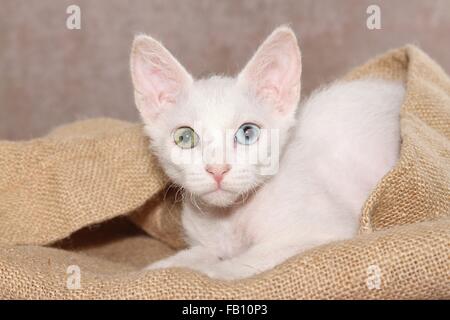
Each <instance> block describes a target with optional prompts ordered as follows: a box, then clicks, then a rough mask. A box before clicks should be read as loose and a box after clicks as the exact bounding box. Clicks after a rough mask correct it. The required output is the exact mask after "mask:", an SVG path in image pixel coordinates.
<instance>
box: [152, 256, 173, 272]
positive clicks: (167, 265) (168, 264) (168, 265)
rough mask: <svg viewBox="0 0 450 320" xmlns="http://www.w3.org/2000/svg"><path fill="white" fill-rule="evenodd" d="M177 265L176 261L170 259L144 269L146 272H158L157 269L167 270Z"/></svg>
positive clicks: (154, 263)
mask: <svg viewBox="0 0 450 320" xmlns="http://www.w3.org/2000/svg"><path fill="white" fill-rule="evenodd" d="M176 266H177V265H176V263H174V261H173V260H172V259H170V258H168V259H163V260H159V261H156V262H153V263H151V264H149V265H148V266H146V267H145V268H144V270H156V269H165V268H171V267H176Z"/></svg>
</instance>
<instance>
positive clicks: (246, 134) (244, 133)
mask: <svg viewBox="0 0 450 320" xmlns="http://www.w3.org/2000/svg"><path fill="white" fill-rule="evenodd" d="M259 132H260V129H259V127H258V126H257V125H256V124H253V123H244V124H243V125H242V126H240V127H239V129H238V131H237V132H236V134H235V139H236V141H237V142H238V143H240V144H247V145H248V144H253V143H255V142H256V141H258V138H259Z"/></svg>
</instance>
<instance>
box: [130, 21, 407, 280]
mask: <svg viewBox="0 0 450 320" xmlns="http://www.w3.org/2000/svg"><path fill="white" fill-rule="evenodd" d="M274 39H275V40H274ZM141 41H142V39H141ZM148 41H155V40H153V39H151V38H148ZM152 43H153V45H155V43H154V42H152ZM157 47H158V46H157ZM265 48H269V49H265ZM277 48H278V49H277ZM295 48H297V43H296V40H295V37H294V36H293V33H292V31H290V30H289V29H287V28H285V27H282V28H279V29H277V30H275V31H274V33H273V34H272V35H271V36H270V37H269V38H268V40H266V42H265V43H264V44H263V45H262V46H261V47H260V49H259V50H258V51H257V53H256V54H255V56H254V57H253V58H252V60H251V61H250V62H249V64H248V65H247V67H246V68H245V69H244V70H243V71H242V72H241V74H240V75H239V76H238V77H236V78H226V77H217V76H215V77H211V78H209V79H204V80H198V81H194V80H192V81H191V82H190V81H187V82H186V79H190V76H188V75H183V72H185V71H184V69H181V68H182V67H181V66H180V68H178V70H177V71H176V72H178V73H177V74H178V77H179V78H181V79H183V81H180V82H179V88H176V90H173V91H172V92H177V93H182V94H178V96H177V97H176V99H175V100H171V101H170V103H168V104H160V103H159V102H158V103H157V104H158V105H157V106H155V103H154V102H153V103H147V104H146V103H145V102H143V101H144V100H145V98H144V100H142V99H137V100H136V102H137V104H138V108H139V110H140V111H141V114H142V116H143V120H144V122H145V124H146V126H145V129H146V132H147V134H148V135H149V136H150V138H151V144H152V150H153V151H154V152H155V153H156V155H157V156H158V158H159V160H160V162H161V165H162V167H163V168H164V169H165V171H166V173H167V174H168V175H169V177H170V178H171V179H172V180H173V181H174V182H175V183H176V184H178V185H180V186H181V187H183V189H184V192H185V193H184V203H183V213H182V222H183V226H184V229H185V232H186V239H187V241H188V243H189V245H190V247H189V249H186V250H183V251H181V252H179V253H177V254H175V255H174V256H172V257H169V258H167V259H165V260H161V261H158V262H156V263H154V264H152V265H150V266H149V267H148V268H149V269H155V268H166V267H187V268H191V269H194V270H199V271H201V272H204V273H206V274H207V275H209V276H211V277H215V278H222V279H237V278H242V277H248V276H251V275H253V274H255V273H258V272H261V271H264V270H267V269H270V268H272V267H274V266H276V265H277V264H279V263H281V262H283V261H284V260H286V259H287V258H289V257H291V256H293V255H295V254H298V253H299V252H302V251H304V250H306V249H309V248H311V247H314V246H317V245H321V244H324V243H327V242H331V241H336V240H341V239H347V238H351V237H353V236H354V235H355V234H356V232H357V228H358V224H359V218H360V211H361V208H362V206H363V204H364V201H365V200H366V199H367V197H368V195H369V194H370V192H371V191H372V190H373V188H374V187H375V185H376V184H377V182H378V181H379V180H380V179H381V178H382V177H383V176H384V175H385V174H386V173H387V172H388V171H389V170H390V169H391V168H392V167H393V166H394V164H395V162H396V160H397V158H398V153H399V147H400V132H399V110H400V105H401V103H402V100H403V95H404V88H403V86H402V85H401V84H400V83H394V82H388V81H384V80H379V79H367V80H358V81H352V82H336V83H334V84H332V85H330V86H329V87H326V88H323V89H321V90H320V91H317V92H316V93H314V94H313V95H312V96H311V97H310V98H309V99H308V100H307V101H306V102H304V103H303V104H301V105H300V107H299V108H298V109H299V110H298V112H297V115H296V116H295V109H296V108H295V106H294V107H292V106H293V105H297V104H298V98H299V93H300V72H301V62H300V52H299V51H297V50H298V49H295ZM158 50H159V51H158V52H162V51H161V50H160V49H158ZM268 50H270V51H268ZM277 50H280V51H279V52H278V51H277ZM286 50H287V52H286ZM136 52H138V53H137V55H139V54H140V53H139V48H136V44H135V48H134V50H133V55H136ZM283 52H286V55H283V54H282V53H283ZM163 54H168V52H163ZM133 55H132V68H133V69H132V72H133V73H135V72H137V71H136V68H137V69H140V68H144V67H145V66H143V65H139V64H136V63H135V62H136V57H133ZM280 57H281V58H280ZM286 57H287V58H286ZM163 58H164V59H162V60H164V61H168V60H170V59H165V57H163ZM267 59H269V60H270V59H273V60H272V61H267ZM280 59H287V61H286V60H280ZM174 61H176V60H174ZM255 61H256V62H255ZM258 61H262V62H261V64H260V65H258ZM267 65H270V66H271V67H270V68H266V67H265V66H267ZM259 66H262V67H261V68H260V67H259ZM286 66H289V70H293V72H286V70H285V69H283V68H286ZM176 67H178V65H172V66H171V67H170V68H175V69H176ZM280 68H281V69H280ZM255 69H256V70H257V71H253V70H255ZM280 70H281V71H282V72H280ZM180 73H181V74H182V76H179V75H180ZM142 75H144V76H142ZM158 76H159V77H160V76H161V74H158ZM149 77H150V78H151V77H152V76H151V74H149ZM137 78H138V77H133V81H134V82H135V87H136V88H142V87H145V85H142V84H139V83H136V81H143V80H142V78H145V72H141V73H140V76H139V78H140V79H137ZM158 80H159V81H160V80H161V81H164V79H161V78H159V79H158ZM152 81H154V79H153V80H152ZM171 81H173V78H171ZM264 81H266V82H264ZM267 81H268V82H269V83H267ZM258 83H259V84H260V83H263V84H262V85H256V84H258ZM160 87H162V88H164V85H161V86H160ZM166 87H167V86H166ZM147 88H148V86H147ZM170 88H171V89H173V82H171V86H170ZM150 90H153V89H150ZM140 94H142V95H143V96H144V97H145V92H141V93H140ZM152 96H153V97H155V96H156V97H157V96H160V95H159V94H155V93H152ZM162 96H164V94H163V95H162ZM293 102H295V103H294V104H293ZM147 109H149V110H154V109H157V110H158V112H157V113H152V112H150V111H149V112H147V111H146V110H147ZM246 122H252V123H257V124H259V125H260V127H261V128H271V129H279V130H280V147H281V159H280V166H279V170H278V172H277V173H276V174H275V175H274V176H263V175H261V174H260V173H259V171H258V170H259V169H260V166H261V165H262V164H259V163H257V164H238V165H232V168H231V170H230V171H229V172H228V173H226V175H225V176H224V179H223V185H222V188H223V189H225V190H226V191H223V190H216V189H217V185H216V182H215V181H214V179H213V178H212V177H211V175H210V174H208V172H206V170H205V164H208V163H211V161H213V163H216V162H218V161H221V160H223V159H218V158H217V157H215V155H216V154H217V153H219V152H218V150H219V149H220V148H223V140H224V139H225V140H226V139H229V137H227V136H226V135H225V134H224V132H225V130H226V129H233V130H234V131H236V130H237V128H239V126H240V125H241V124H243V123H246ZM198 123H201V128H198ZM186 125H187V126H190V127H192V128H194V129H195V130H196V132H198V133H199V136H200V140H201V141H200V143H199V145H198V146H197V147H195V148H193V149H186V150H182V151H181V153H180V154H179V156H178V159H179V158H180V157H181V158H183V157H186V158H188V157H191V158H193V159H195V160H198V161H197V162H195V163H192V162H191V163H188V164H179V163H175V162H174V161H173V160H174V159H173V153H172V152H173V151H174V150H178V151H180V150H181V149H180V150H179V148H178V147H177V146H175V145H174V143H173V138H172V132H173V130H174V129H176V128H178V127H180V126H186ZM259 147H262V148H265V147H264V146H259ZM270 147H271V145H270V144H269V145H268V146H267V147H266V148H267V149H270ZM255 148H256V146H249V148H248V149H247V151H249V152H250V153H251V152H256V151H255ZM225 149H226V150H225V151H226V152H230V153H232V154H233V155H234V156H236V157H238V158H239V157H240V156H241V153H243V152H244V150H243V149H242V146H239V145H238V146H236V145H234V146H233V144H231V145H230V146H229V147H228V148H225ZM201 150H203V152H204V150H207V151H206V154H205V155H204V156H206V158H205V157H203V158H202V157H201ZM211 159H212V160H211Z"/></svg>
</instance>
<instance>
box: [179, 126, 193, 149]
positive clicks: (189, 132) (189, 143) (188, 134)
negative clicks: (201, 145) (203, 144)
mask: <svg viewBox="0 0 450 320" xmlns="http://www.w3.org/2000/svg"><path fill="white" fill-rule="evenodd" d="M198 140H199V137H198V135H197V134H196V133H195V131H194V129H192V128H189V127H181V128H178V129H177V130H175V132H174V133H173V141H175V143H176V145H177V146H179V147H180V148H182V149H191V148H194V147H195V146H196V145H197V144H198Z"/></svg>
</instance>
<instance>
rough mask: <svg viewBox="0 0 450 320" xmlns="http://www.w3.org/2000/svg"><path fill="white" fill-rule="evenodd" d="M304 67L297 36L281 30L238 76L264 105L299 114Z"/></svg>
mask: <svg viewBox="0 0 450 320" xmlns="http://www.w3.org/2000/svg"><path fill="white" fill-rule="evenodd" d="M301 72H302V63H301V56H300V49H299V47H298V44H297V38H296V37H295V34H294V32H293V31H292V30H291V29H290V28H288V27H285V26H282V27H279V28H277V29H275V31H273V32H272V34H271V35H270V36H269V37H268V38H267V39H266V40H265V41H264V42H263V44H262V45H261V46H260V47H259V48H258V50H257V51H256V53H255V54H254V56H253V57H252V58H251V60H250V61H249V62H248V63H247V65H246V66H245V68H244V70H242V71H241V73H240V74H239V76H238V82H239V84H241V85H243V86H245V87H247V88H248V89H249V90H251V91H252V93H253V94H254V95H255V96H256V97H257V98H258V99H261V100H262V101H264V102H267V103H268V104H270V105H272V106H274V107H275V108H276V110H277V111H278V112H280V113H281V114H284V115H287V114H291V113H293V112H295V110H296V108H297V104H298V102H299V100H300V84H301V83H300V77H301Z"/></svg>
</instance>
